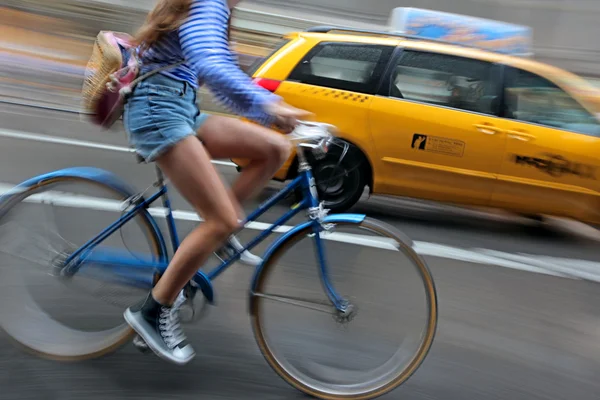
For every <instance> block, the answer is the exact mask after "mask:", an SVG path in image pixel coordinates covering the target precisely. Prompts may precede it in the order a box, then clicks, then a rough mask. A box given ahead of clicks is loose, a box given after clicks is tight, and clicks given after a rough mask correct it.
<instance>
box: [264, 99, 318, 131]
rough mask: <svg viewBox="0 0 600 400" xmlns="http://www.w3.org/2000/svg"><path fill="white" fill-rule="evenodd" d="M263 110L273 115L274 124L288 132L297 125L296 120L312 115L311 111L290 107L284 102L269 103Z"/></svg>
mask: <svg viewBox="0 0 600 400" xmlns="http://www.w3.org/2000/svg"><path fill="white" fill-rule="evenodd" d="M265 111H266V112H267V113H269V114H271V115H272V116H274V117H275V126H276V127H277V129H280V130H281V131H283V132H284V133H290V132H292V131H293V130H294V128H296V126H297V125H298V120H300V119H303V118H307V117H309V116H311V115H313V114H312V113H311V112H309V111H306V110H301V109H299V108H296V107H292V106H290V105H289V104H286V103H285V102H283V101H281V102H275V103H270V104H268V105H267V106H266V107H265Z"/></svg>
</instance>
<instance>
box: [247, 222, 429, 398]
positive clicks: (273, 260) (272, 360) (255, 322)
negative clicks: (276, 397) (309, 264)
mask: <svg viewBox="0 0 600 400" xmlns="http://www.w3.org/2000/svg"><path fill="white" fill-rule="evenodd" d="M341 216H342V215H338V217H341ZM336 225H359V226H361V227H362V228H366V229H367V230H371V231H374V232H377V233H381V234H382V235H384V236H387V237H390V238H393V239H395V240H396V241H397V242H398V243H399V245H400V250H401V251H402V253H404V255H405V256H406V257H407V258H408V259H409V260H410V261H411V262H412V263H413V265H415V266H416V267H417V269H418V271H419V272H420V275H421V278H422V281H423V283H424V287H425V289H426V293H427V300H428V312H429V315H428V323H427V329H426V334H425V335H424V336H425V337H424V338H423V340H422V343H421V345H420V346H419V348H418V351H417V352H416V353H415V356H414V357H413V359H412V361H411V363H410V364H409V365H408V366H407V367H406V368H405V369H403V370H402V371H400V372H398V373H397V374H396V376H395V377H394V378H393V379H391V380H390V381H389V382H387V383H386V384H384V385H381V387H378V388H376V389H374V390H369V391H367V392H363V393H354V394H350V395H347V394H335V393H330V392H325V391H321V390H318V389H315V388H314V387H310V386H309V385H307V384H306V383H304V382H302V381H301V380H299V379H298V378H296V377H295V376H293V374H292V373H290V372H289V371H287V370H286V369H285V368H284V367H283V366H282V365H281V364H280V363H279V362H278V361H277V358H276V356H275V355H274V354H273V352H272V351H271V349H270V346H269V344H268V342H267V340H266V338H265V334H264V330H263V327H262V326H261V305H262V304H263V299H262V298H261V297H260V296H255V295H252V294H251V297H250V316H251V324H252V328H253V331H254V336H255V340H256V342H257V344H258V347H259V349H260V351H261V353H262V354H263V356H264V358H265V360H266V361H267V363H268V364H269V366H270V367H271V368H272V369H273V370H274V371H275V372H276V373H277V374H278V375H279V376H280V377H282V378H283V379H284V380H285V381H286V382H287V383H288V384H290V385H291V386H292V387H294V388H296V389H298V390H300V391H301V392H304V393H305V394H307V395H309V396H312V397H315V398H319V399H324V400H342V399H343V400H349V399H351V400H367V399H374V398H376V397H380V396H382V395H384V394H386V393H389V392H390V391H392V390H394V389H396V388H397V387H398V386H400V385H402V384H403V383H404V382H406V380H408V379H409V378H410V377H411V376H412V375H413V374H414V373H415V371H416V370H417V369H418V368H419V367H420V366H421V364H422V363H423V361H424V360H425V358H426V357H427V355H428V353H429V351H430V349H431V346H432V344H433V340H434V337H435V334H436V330H437V320H438V304H437V291H436V287H435V283H434V280H433V277H432V275H431V272H430V270H429V268H428V266H427V265H426V263H425V261H424V260H423V259H422V258H421V257H420V256H419V255H418V254H417V253H416V252H415V251H414V250H413V248H412V241H411V240H410V239H409V238H408V237H406V236H405V235H404V234H402V233H401V232H399V231H397V230H396V229H395V228H393V227H391V226H389V225H387V224H384V223H382V222H380V221H377V220H375V219H371V218H365V219H364V220H363V221H362V222H336ZM310 233H312V227H311V226H310V225H309V226H307V227H304V228H303V229H301V230H298V231H297V232H295V233H294V234H292V235H291V236H289V237H288V238H287V239H286V240H284V241H283V242H281V243H280V244H279V246H278V247H277V248H275V249H273V251H272V252H271V253H270V256H269V257H268V258H267V259H266V260H265V261H264V266H263V268H262V270H261V271H260V272H259V273H258V275H257V276H256V281H255V285H254V289H258V290H255V291H254V292H259V291H260V289H261V288H262V287H263V285H264V284H265V282H266V281H267V280H268V276H269V274H270V273H271V272H272V271H273V270H274V268H275V267H276V265H277V261H278V260H279V259H280V258H281V256H282V255H283V254H284V253H285V252H286V251H287V250H288V249H290V248H291V247H292V246H294V245H295V244H296V243H298V242H299V241H300V240H302V238H304V237H305V236H306V235H307V234H310ZM254 292H253V293H254Z"/></svg>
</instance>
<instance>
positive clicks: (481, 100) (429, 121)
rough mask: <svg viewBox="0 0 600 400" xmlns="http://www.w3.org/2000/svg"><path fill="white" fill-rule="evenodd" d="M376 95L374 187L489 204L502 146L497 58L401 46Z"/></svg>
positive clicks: (373, 112) (395, 192) (394, 192)
mask: <svg viewBox="0 0 600 400" xmlns="http://www.w3.org/2000/svg"><path fill="white" fill-rule="evenodd" d="M390 71H391V72H390V73H389V74H388V75H389V76H388V77H387V79H386V80H385V81H384V83H383V88H382V91H381V93H380V96H377V97H375V98H374V99H373V101H372V103H371V108H370V110H371V112H370V118H369V121H370V127H371V135H372V138H373V143H374V146H375V147H376V151H377V158H378V162H379V163H380V164H381V165H380V168H379V169H380V171H381V173H380V174H379V176H376V177H375V192H378V193H385V194H392V195H403V196H410V197H418V198H428V199H432V200H439V201H453V202H459V203H468V204H473V205H487V204H488V203H489V201H490V198H491V195H492V192H493V188H494V184H495V183H496V178H497V174H498V172H499V170H500V165H501V163H502V158H503V155H504V151H505V148H504V147H505V145H506V136H505V135H504V133H503V130H504V127H503V124H504V123H505V121H503V120H502V119H500V118H498V117H497V114H498V110H497V108H498V106H499V93H500V89H501V81H500V79H499V75H498V74H499V73H500V71H501V67H500V66H499V65H496V64H493V63H489V62H485V61H480V60H474V59H469V58H464V57H457V56H453V55H447V54H440V53H432V52H422V51H414V50H406V49H405V50H402V51H401V53H400V54H398V55H397V56H396V57H395V61H394V62H393V64H392V66H391V67H390Z"/></svg>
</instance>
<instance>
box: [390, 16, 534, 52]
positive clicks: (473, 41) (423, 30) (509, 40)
mask: <svg viewBox="0 0 600 400" xmlns="http://www.w3.org/2000/svg"><path fill="white" fill-rule="evenodd" d="M390 31H391V32H392V33H394V34H398V35H407V36H410V37H413V38H422V39H425V40H427V39H430V40H435V41H440V42H445V43H448V44H456V45H463V46H469V47H475V48H479V49H482V50H487V51H493V52H496V53H504V54H510V55H521V56H530V55H532V50H531V47H532V46H531V42H532V29H531V28H530V27H528V26H523V25H515V24H510V23H507V22H502V21H495V20H490V19H484V18H477V17H471V16H468V15H460V14H452V13H446V12H442V11H434V10H427V9H421V8H412V7H397V8H395V9H394V10H392V14H391V16H390Z"/></svg>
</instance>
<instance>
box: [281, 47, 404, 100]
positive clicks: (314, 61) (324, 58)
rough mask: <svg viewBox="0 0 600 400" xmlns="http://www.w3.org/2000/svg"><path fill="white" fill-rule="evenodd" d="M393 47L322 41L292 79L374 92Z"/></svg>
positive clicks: (368, 92) (301, 64)
mask: <svg viewBox="0 0 600 400" xmlns="http://www.w3.org/2000/svg"><path fill="white" fill-rule="evenodd" d="M393 50H394V47H392V46H382V45H367V44H354V43H322V44H319V45H317V46H315V47H314V48H313V49H312V50H311V51H310V52H309V53H308V54H307V55H306V56H305V57H304V59H303V60H302V61H300V63H299V64H298V65H297V66H296V68H295V69H294V70H293V71H292V73H291V74H290V76H289V78H288V80H290V81H296V82H300V83H305V84H309V85H316V86H324V87H328V88H332V89H340V90H349V91H353V92H360V93H366V94H373V93H375V89H376V84H377V83H378V82H379V80H380V78H381V74H382V72H383V68H384V67H385V63H386V62H387V61H388V60H389V57H390V56H391V54H392V52H393Z"/></svg>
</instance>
